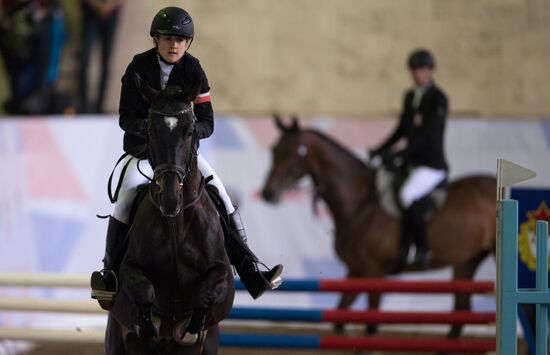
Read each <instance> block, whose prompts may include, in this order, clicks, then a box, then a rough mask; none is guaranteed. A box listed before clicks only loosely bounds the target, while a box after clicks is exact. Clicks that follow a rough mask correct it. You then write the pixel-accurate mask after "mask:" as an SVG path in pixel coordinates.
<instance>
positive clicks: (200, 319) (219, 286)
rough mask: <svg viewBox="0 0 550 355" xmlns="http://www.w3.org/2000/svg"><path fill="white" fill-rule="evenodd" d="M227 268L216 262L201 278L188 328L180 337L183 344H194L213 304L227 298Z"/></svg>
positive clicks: (223, 264) (225, 265)
mask: <svg viewBox="0 0 550 355" xmlns="http://www.w3.org/2000/svg"><path fill="white" fill-rule="evenodd" d="M227 273H228V266H227V264H225V263H223V262H217V263H216V264H215V265H214V266H213V267H211V268H210V269H208V270H207V271H206V272H205V273H204V274H203V275H202V276H201V278H202V282H201V285H200V287H199V292H198V293H197V298H196V299H195V303H194V307H193V315H192V316H191V321H190V322H189V326H188V327H187V330H186V331H185V334H184V335H183V337H182V340H183V341H184V342H195V341H197V339H198V338H199V337H200V332H201V331H202V330H203V329H204V326H205V323H206V316H207V314H208V312H209V311H210V310H211V308H212V306H213V305H214V304H220V303H222V302H223V300H224V299H225V298H226V296H227V287H228V285H227Z"/></svg>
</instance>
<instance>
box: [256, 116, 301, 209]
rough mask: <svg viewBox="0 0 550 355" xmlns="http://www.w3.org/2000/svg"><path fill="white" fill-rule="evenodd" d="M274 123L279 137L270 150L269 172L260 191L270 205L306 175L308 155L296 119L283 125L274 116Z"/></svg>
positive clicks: (279, 119) (278, 118) (277, 117)
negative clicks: (270, 162)
mask: <svg viewBox="0 0 550 355" xmlns="http://www.w3.org/2000/svg"><path fill="white" fill-rule="evenodd" d="M274 121H275V125H276V126H277V128H278V129H279V131H280V132H281V137H280V138H279V140H278V141H277V143H275V145H274V146H273V148H272V164H271V170H270V172H269V175H268V177H267V180H266V182H265V184H264V188H263V190H262V196H263V198H264V199H265V200H266V201H268V202H271V203H276V202H278V200H279V198H280V196H281V194H282V192H283V191H284V190H286V189H287V188H289V187H291V186H292V185H294V184H295V183H296V182H297V181H298V180H300V178H302V177H303V176H304V175H305V174H306V161H305V160H306V158H307V155H308V148H307V146H306V144H305V142H304V141H303V130H302V129H301V128H300V126H299V124H298V118H297V117H293V118H292V122H291V123H290V124H289V125H285V124H284V123H283V121H282V120H281V118H280V117H279V116H278V115H274Z"/></svg>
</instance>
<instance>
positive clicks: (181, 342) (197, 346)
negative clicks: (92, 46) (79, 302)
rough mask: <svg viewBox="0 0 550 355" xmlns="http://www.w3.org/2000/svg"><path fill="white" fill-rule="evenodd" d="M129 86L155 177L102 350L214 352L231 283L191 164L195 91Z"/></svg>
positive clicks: (136, 224)
mask: <svg viewBox="0 0 550 355" xmlns="http://www.w3.org/2000/svg"><path fill="white" fill-rule="evenodd" d="M136 83H137V86H138V89H139V90H140V92H141V94H142V95H143V96H144V97H145V98H146V100H147V101H148V102H149V103H150V105H151V109H150V111H149V116H148V134H149V143H148V154H149V160H150V162H151V165H152V168H153V170H154V177H153V180H152V182H151V184H149V186H148V193H147V196H146V197H145V198H143V200H142V201H141V202H140V204H139V207H138V208H137V212H136V213H135V218H134V220H133V224H132V226H131V228H130V231H129V235H128V249H127V251H126V254H125V256H124V259H123V261H122V265H121V267H120V293H119V294H118V296H117V298H116V303H115V306H114V308H113V310H112V311H111V312H109V318H108V324H107V332H106V339H105V350H106V354H113V355H114V354H116V355H120V354H140V355H141V354H144V355H145V354H167V355H168V354H169V355H172V354H174V355H176V354H178V355H179V354H204V355H211V354H217V348H218V338H219V328H218V323H219V322H220V321H221V320H222V319H224V318H225V317H226V316H227V314H228V312H229V310H230V309H231V306H232V304H233V298H234V285H233V275H232V273H231V268H230V266H229V260H228V257H227V255H226V252H225V248H224V235H223V230H222V226H221V224H220V220H219V216H218V213H217V211H216V209H215V207H214V204H213V203H212V201H211V200H210V198H209V196H208V194H207V193H203V192H204V190H205V181H204V179H203V177H202V176H201V174H200V172H199V171H198V168H197V144H198V142H197V131H196V119H195V116H194V115H193V112H192V110H191V107H190V101H191V100H192V97H193V95H192V94H193V93H194V92H195V90H192V89H188V90H184V89H181V88H167V89H166V90H163V91H160V92H157V91H155V90H154V89H152V88H151V87H149V86H148V85H147V84H146V83H145V82H144V81H143V80H141V78H139V77H138V78H136Z"/></svg>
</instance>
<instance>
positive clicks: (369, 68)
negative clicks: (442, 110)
mask: <svg viewBox="0 0 550 355" xmlns="http://www.w3.org/2000/svg"><path fill="white" fill-rule="evenodd" d="M64 4H65V6H66V8H67V20H68V27H69V30H70V31H71V33H70V36H71V37H70V43H69V46H68V48H67V50H68V51H69V52H70V53H66V55H65V61H64V66H63V71H64V73H63V74H64V78H63V81H64V82H65V84H64V85H66V86H67V87H68V88H69V89H74V88H75V87H76V85H77V83H75V80H76V71H75V69H76V65H75V58H76V55H75V54H76V48H77V47H78V41H79V29H78V27H79V26H78V24H79V19H78V17H79V14H78V6H75V2H74V1H69V0H65V1H64ZM167 5H178V6H182V7H184V8H186V9H187V10H188V11H189V12H190V13H191V14H192V16H193V18H194V19H195V21H196V41H195V42H194V43H193V46H192V49H191V52H192V53H193V54H194V55H196V56H198V57H199V58H200V59H201V61H202V64H203V66H204V67H205V69H206V71H207V74H208V76H209V79H210V82H211V86H212V88H213V89H212V93H213V97H214V100H215V101H214V103H215V108H216V111H217V112H218V113H221V114H228V113H230V114H233V113H238V114H270V113H271V112H272V111H273V110H280V111H283V112H297V113H299V114H302V115H307V116H314V115H330V116H333V117H341V116H354V117H361V118H367V117H369V118H376V117H380V116H391V115H394V114H395V113H396V112H397V111H398V110H399V106H400V101H401V95H402V92H403V90H404V89H405V88H406V87H407V86H408V85H409V78H408V73H407V71H406V70H405V59H406V57H407V55H408V54H409V52H410V51H411V50H412V49H414V48H416V47H419V46H425V47H428V48H430V49H432V50H433V52H434V53H435V55H436V58H437V60H438V63H439V64H440V65H439V70H438V72H437V75H436V79H437V81H438V82H439V83H440V84H441V86H442V87H443V88H444V89H445V90H446V91H447V93H448V94H449V96H450V99H451V104H452V106H451V108H452V113H453V114H454V115H467V116H469V117H478V116H483V117H514V118H518V117H522V118H523V117H550V100H549V96H548V95H549V94H548V93H550V71H549V70H548V63H549V62H550V0H393V1H385V0H346V1H345V2H344V3H343V2H342V1H339V0H280V1H275V2H273V1H268V0H208V1H203V0H187V1H167V0H159V1H147V0H131V1H130V0H128V1H126V3H125V6H124V9H123V12H122V18H121V22H120V27H119V32H118V35H117V41H116V43H117V44H116V47H115V52H114V61H113V66H112V80H111V83H110V86H109V92H110V95H109V100H108V105H107V106H108V107H107V108H108V109H109V111H112V112H115V111H116V110H117V106H118V98H119V90H120V77H121V76H122V73H123V72H124V69H125V67H126V65H127V64H128V63H129V62H130V60H131V58H132V56H133V55H134V54H135V53H138V52H141V51H144V50H146V49H148V48H150V46H151V44H152V42H151V40H150V38H149V34H148V31H149V26H150V23H151V20H152V18H153V16H154V14H155V13H156V11H158V10H159V9H160V8H161V7H164V6H167ZM0 79H1V77H0ZM91 81H92V84H95V82H94V80H91ZM5 88H6V87H5V85H2V84H1V83H0V89H5ZM1 91H4V90H1ZM0 96H2V95H1V93H0Z"/></svg>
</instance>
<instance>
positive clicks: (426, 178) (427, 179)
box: [399, 166, 447, 209]
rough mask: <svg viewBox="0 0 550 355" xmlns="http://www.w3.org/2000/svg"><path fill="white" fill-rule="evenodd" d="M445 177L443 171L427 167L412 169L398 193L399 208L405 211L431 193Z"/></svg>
mask: <svg viewBox="0 0 550 355" xmlns="http://www.w3.org/2000/svg"><path fill="white" fill-rule="evenodd" d="M446 175H447V173H446V171H445V170H437V169H434V168H430V167H427V166H419V167H416V168H414V170H413V171H412V173H411V175H410V176H409V177H408V179H407V181H405V184H404V185H403V186H402V187H401V190H400V191H399V200H400V202H401V206H402V207H403V208H405V209H407V208H409V207H411V205H412V204H413V203H414V202H415V201H417V200H420V199H421V198H423V197H425V196H426V195H428V194H429V193H430V192H432V191H433V190H434V189H435V188H436V186H437V185H439V184H440V183H441V182H442V181H443V180H444V179H445V176H446Z"/></svg>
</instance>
